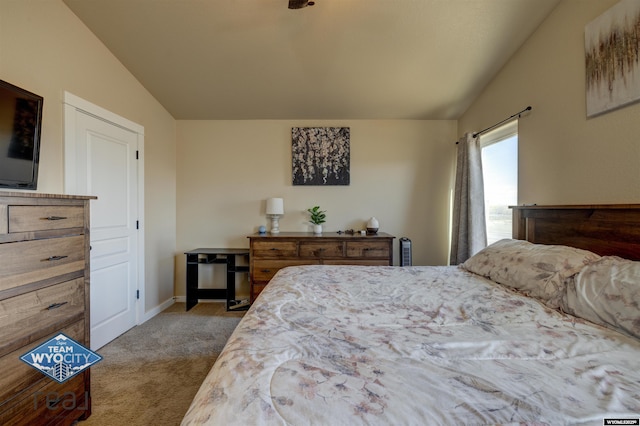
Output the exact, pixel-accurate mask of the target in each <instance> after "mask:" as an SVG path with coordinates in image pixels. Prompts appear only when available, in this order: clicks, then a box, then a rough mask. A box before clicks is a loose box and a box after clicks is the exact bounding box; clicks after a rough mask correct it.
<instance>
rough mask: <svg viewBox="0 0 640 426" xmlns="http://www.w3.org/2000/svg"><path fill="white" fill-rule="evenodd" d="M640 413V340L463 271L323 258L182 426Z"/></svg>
mask: <svg viewBox="0 0 640 426" xmlns="http://www.w3.org/2000/svg"><path fill="white" fill-rule="evenodd" d="M213 332H215V330H212V333H213ZM639 416H640V341H639V340H638V339H636V338H634V337H631V336H627V335H623V334H621V333H618V332H616V331H614V330H611V329H608V328H605V327H602V326H599V325H596V324H593V323H591V322H589V321H586V320H583V319H581V318H577V317H574V316H571V315H567V314H563V313H561V312H559V311H558V310H554V309H551V308H549V307H547V306H545V305H544V304H542V303H541V302H540V301H539V300H537V299H535V298H532V297H527V296H524V295H522V294H520V293H517V292H515V291H513V290H511V289H508V288H506V287H504V286H502V285H500V284H497V283H495V282H492V281H490V280H488V279H486V278H483V277H481V276H479V275H475V274H473V273H471V272H468V271H466V270H464V269H462V268H460V267H456V266H441V267H392V266H389V267H384V266H380V267H364V266H325V265H321V266H300V267H290V268H286V269H283V270H281V271H280V272H278V274H277V275H276V277H275V278H274V279H273V280H272V281H271V283H270V284H269V285H268V286H267V288H266V289H265V290H264V291H263V292H262V294H261V295H260V297H259V298H258V300H257V301H256V303H254V304H253V306H252V307H251V309H250V310H249V312H248V313H247V314H246V315H245V317H244V318H243V319H242V321H241V322H240V324H239V325H238V327H237V328H236V330H235V331H234V333H233V334H232V336H231V337H230V339H229V341H228V342H227V345H226V346H225V348H224V350H223V351H222V353H221V354H220V356H219V358H218V359H217V361H216V363H215V365H214V366H213V368H212V370H211V371H210V373H209V374H208V376H207V377H206V379H205V380H204V382H203V384H202V386H201V388H200V390H199V391H198V393H197V395H196V396H195V398H194V400H193V403H192V405H191V407H190V408H189V410H188V412H187V413H186V415H185V417H184V420H183V423H182V424H183V425H201V424H210V425H228V424H243V425H246V424H251V425H306V424H314V425H354V424H374V425H376V424H381V425H390V424H393V425H451V424H455V425H458V424H465V425H471V424H473V425H485V424H518V423H525V424H550V425H562V424H594V425H596V424H597V425H602V424H603V419H605V418H623V417H629V418H638V417H639Z"/></svg>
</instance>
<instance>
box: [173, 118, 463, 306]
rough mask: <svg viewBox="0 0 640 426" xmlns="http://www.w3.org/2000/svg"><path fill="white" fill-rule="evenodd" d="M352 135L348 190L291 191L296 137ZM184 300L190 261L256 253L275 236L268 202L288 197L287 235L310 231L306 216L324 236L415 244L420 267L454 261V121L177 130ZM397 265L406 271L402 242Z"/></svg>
mask: <svg viewBox="0 0 640 426" xmlns="http://www.w3.org/2000/svg"><path fill="white" fill-rule="evenodd" d="M304 126H309V127H329V126H344V127H350V129H351V184H350V185H349V186H326V187H321V186H293V185H292V184H291V128H292V127H304ZM177 129H178V130H177V140H178V147H179V148H178V154H177V158H178V185H177V186H178V191H177V192H178V226H177V228H178V240H177V250H176V253H177V254H176V273H177V275H176V290H175V291H176V295H184V291H185V290H184V289H185V287H184V285H185V284H184V281H185V278H184V277H185V272H184V262H185V260H184V255H183V254H182V253H183V252H184V251H187V250H190V249H195V248H198V247H248V240H247V238H246V237H247V235H249V234H251V233H254V232H256V231H257V228H258V226H260V225H265V226H267V227H268V225H269V224H268V223H267V219H266V217H265V213H264V210H265V200H266V199H267V198H269V197H282V198H284V203H285V215H284V217H283V218H282V219H281V221H280V229H281V231H302V232H308V231H310V226H309V224H308V223H307V217H308V216H307V214H305V213H304V212H305V210H306V209H307V208H309V207H312V206H314V205H320V206H321V207H322V208H323V209H326V210H327V223H325V224H324V225H325V226H324V229H325V230H326V232H335V231H338V230H345V229H349V228H353V229H361V228H363V227H364V225H365V223H366V221H367V220H368V219H369V217H371V216H375V217H376V218H377V219H378V220H379V222H380V228H381V231H384V232H387V233H390V234H393V235H395V236H396V237H398V238H400V237H403V236H406V237H408V238H410V239H411V240H412V243H413V261H414V262H413V263H414V264H417V265H434V264H439V265H443V264H446V263H447V260H448V247H449V237H448V235H449V196H450V188H451V168H452V164H453V162H454V155H455V143H454V142H455V139H456V137H455V136H456V122H455V121H418V120H415V121H410V120H407V121H366V120H361V121H357V120H353V121H352V120H343V121H322V120H312V121H286V120H285V121H178V125H177ZM394 258H395V262H396V263H397V262H398V251H397V240H396V243H395V245H394Z"/></svg>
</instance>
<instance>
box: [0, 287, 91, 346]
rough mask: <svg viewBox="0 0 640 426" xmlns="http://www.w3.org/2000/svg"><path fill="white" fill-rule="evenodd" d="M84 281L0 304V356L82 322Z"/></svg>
mask: <svg viewBox="0 0 640 426" xmlns="http://www.w3.org/2000/svg"><path fill="white" fill-rule="evenodd" d="M84 296H85V295H84V278H78V279H75V280H72V281H67V282H64V283H60V284H56V285H52V286H50V287H45V288H42V289H40V290H36V291H32V292H30V293H25V294H21V295H20V296H15V297H10V298H8V299H4V300H0V313H2V316H3V317H4V318H3V319H2V327H0V356H3V355H6V354H7V353H8V352H10V351H13V350H16V349H18V348H20V347H22V346H25V345H28V344H30V343H32V342H34V341H36V340H38V339H40V338H42V337H44V336H46V335H48V334H50V333H53V332H54V331H56V330H58V329H60V328H61V327H63V326H66V325H69V324H71V323H73V322H76V321H79V320H81V319H83V318H84V310H85V298H84Z"/></svg>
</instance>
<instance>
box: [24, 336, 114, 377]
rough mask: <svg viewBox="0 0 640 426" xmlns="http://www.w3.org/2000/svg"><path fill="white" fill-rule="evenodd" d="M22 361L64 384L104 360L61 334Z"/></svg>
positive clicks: (26, 355)
mask: <svg viewBox="0 0 640 426" xmlns="http://www.w3.org/2000/svg"><path fill="white" fill-rule="evenodd" d="M20 359H21V360H22V361H24V362H26V363H27V364H29V365H30V366H32V367H33V368H35V369H37V370H40V371H41V372H42V373H44V374H46V375H47V376H49V377H51V378H52V379H54V380H56V381H57V382H59V383H62V382H65V381H67V380H69V379H70V378H71V377H73V376H75V375H76V374H78V373H80V372H82V371H84V370H86V369H87V368H89V367H91V366H92V365H93V364H95V363H97V362H98V361H100V360H102V357H101V356H100V355H98V354H97V353H95V352H93V351H91V350H89V349H87V348H85V347H84V346H82V345H81V344H80V343H78V342H76V341H75V340H73V339H71V338H70V337H68V336H65V335H64V334H62V333H60V334H58V335H57V336H55V337H53V338H51V339H50V340H48V341H46V342H44V343H43V344H41V345H40V346H38V347H37V348H35V349H33V350H31V351H29V352H27V353H26V354H24V355H22V356H21V357H20Z"/></svg>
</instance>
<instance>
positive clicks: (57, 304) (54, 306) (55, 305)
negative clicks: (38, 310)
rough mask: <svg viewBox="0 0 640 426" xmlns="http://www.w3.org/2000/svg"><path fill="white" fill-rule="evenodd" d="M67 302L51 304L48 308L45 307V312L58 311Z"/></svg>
mask: <svg viewBox="0 0 640 426" xmlns="http://www.w3.org/2000/svg"><path fill="white" fill-rule="evenodd" d="M67 303H69V302H60V303H52V304H50V305H49V306H47V311H51V310H53V309H58V308H59V307H61V306H64V305H66V304H67Z"/></svg>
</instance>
